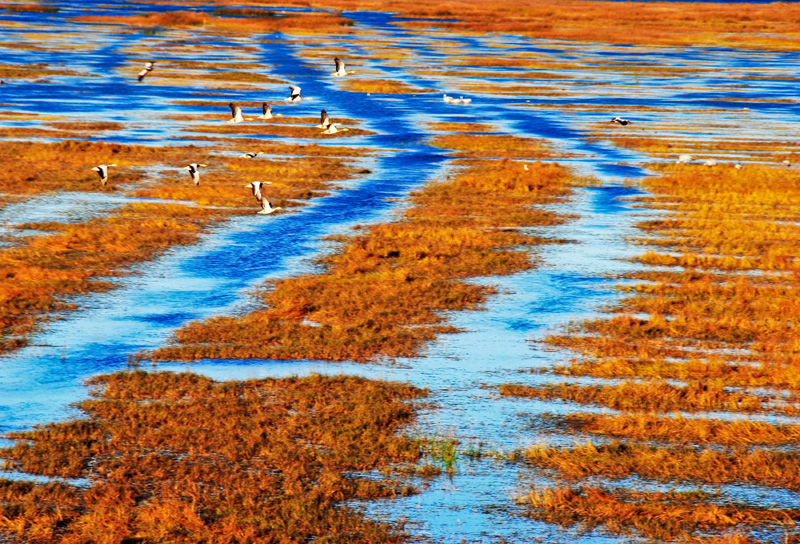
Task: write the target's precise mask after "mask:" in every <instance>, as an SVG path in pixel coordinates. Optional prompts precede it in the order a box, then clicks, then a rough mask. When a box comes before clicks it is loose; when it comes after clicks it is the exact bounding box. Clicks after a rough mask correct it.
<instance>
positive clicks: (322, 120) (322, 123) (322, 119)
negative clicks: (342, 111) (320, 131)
mask: <svg viewBox="0 0 800 544" xmlns="http://www.w3.org/2000/svg"><path fill="white" fill-rule="evenodd" d="M329 126H331V118H330V117H328V112H327V111H325V110H322V112H321V113H320V114H319V124H318V125H317V128H328V127H329Z"/></svg>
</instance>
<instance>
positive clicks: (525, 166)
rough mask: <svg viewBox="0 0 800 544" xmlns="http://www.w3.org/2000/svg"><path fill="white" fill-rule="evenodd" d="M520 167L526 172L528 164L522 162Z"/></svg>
mask: <svg viewBox="0 0 800 544" xmlns="http://www.w3.org/2000/svg"><path fill="white" fill-rule="evenodd" d="M522 169H523V170H525V171H526V172H527V171H528V165H527V164H523V165H522Z"/></svg>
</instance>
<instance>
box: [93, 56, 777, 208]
mask: <svg viewBox="0 0 800 544" xmlns="http://www.w3.org/2000/svg"><path fill="white" fill-rule="evenodd" d="M333 60H334V63H335V67H336V71H334V72H333V73H332V74H330V75H331V76H333V77H343V76H347V75H350V74H354V73H355V71H350V70H347V69H346V68H345V64H344V62H343V61H342V60H341V59H340V58H338V57H336V58H334V59H333ZM154 64H155V62H154V61H151V62H148V63H147V64H145V66H144V68H142V71H141V72H139V74H138V77H137V79H138V81H139V82H141V81H142V80H144V78H145V77H146V76H147V74H149V73H150V72H151V71H152V70H153V65H154ZM311 99H312V98H311V97H308V96H306V97H304V96H302V94H301V89H300V87H298V86H297V85H290V86H289V96H288V97H286V98H284V101H286V102H300V101H302V100H311ZM442 101H443V102H444V103H445V104H453V105H468V104H470V103H471V102H472V99H471V98H464V97H463V96H461V97H459V98H454V97H452V96H448V95H447V94H444V95H442ZM228 106H229V107H230V108H231V118H230V119H229V120H228V122H229V123H241V122H244V121H252V119H251V118H245V117H244V115H242V108H241V107H239V106H238V105H237V104H235V103H234V102H231V103H230V104H228ZM261 110H262V113H261V115H259V116H258V119H272V118H274V117H280V116H281V115H282V114H280V113H273V112H272V106H271V105H270V104H268V103H266V102H264V103H262V105H261ZM608 122H609V123H614V124H617V125H620V126H623V127H624V126H628V125H631V124H633V121H629V120H628V119H623V118H622V117H614V118H613V119H611V120H610V121H608ZM317 128H321V129H322V134H336V133H338V132H344V131H347V130H349V129H348V128H346V127H341V126H340V125H338V124H336V123H333V122H331V119H330V117H329V116H328V112H326V111H325V110H324V109H323V110H322V111H321V112H320V122H319V125H317ZM259 154H260V152H258V151H255V152H248V153H244V154H243V155H240V156H239V158H241V159H254V158H255V157H256V156H258V155H259ZM694 160H695V159H694V157H692V156H691V155H680V156H679V157H678V159H677V162H678V163H680V164H689V163H691V162H693V161H694ZM703 164H704V165H705V166H708V167H713V166H716V165H717V161H716V160H715V159H707V160H706V161H705V162H704V163H703ZM783 164H784V165H785V166H791V163H790V162H789V161H788V160H785V161H783ZM110 166H117V165H116V164H101V165H99V166H95V167H94V168H92V170H94V171H95V172H97V174H98V176H99V177H100V182H101V183H102V184H103V185H106V184H107V183H108V168H109V167H110ZM206 166H207V165H206V164H199V163H191V164H189V165H188V166H185V167H184V168H183V169H184V170H186V171H187V172H188V173H189V176H190V177H191V179H192V182H193V183H194V184H195V185H196V186H199V185H200V168H205V167H206ZM734 168H736V169H737V170H738V169H740V168H742V165H741V164H740V163H736V164H734ZM524 169H525V170H528V167H527V165H524ZM265 185H271V182H269V181H254V182H252V183H249V184H248V185H245V187H246V188H249V189H250V190H251V191H252V193H253V196H255V198H256V200H257V201H258V202H259V203H260V204H261V210H260V211H258V212H256V213H259V214H270V213H272V212H274V211H275V210H280V209H281V208H280V207H275V206H273V205H272V204H271V203H270V202H269V200H268V199H267V198H266V197H265V196H264V194H263V193H262V188H264V186H265Z"/></svg>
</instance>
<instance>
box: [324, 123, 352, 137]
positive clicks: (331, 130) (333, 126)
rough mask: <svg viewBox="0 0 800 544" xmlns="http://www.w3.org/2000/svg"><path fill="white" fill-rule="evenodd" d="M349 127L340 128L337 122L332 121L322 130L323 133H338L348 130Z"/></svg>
mask: <svg viewBox="0 0 800 544" xmlns="http://www.w3.org/2000/svg"><path fill="white" fill-rule="evenodd" d="M348 130H350V129H349V128H339V125H337V124H336V123H331V124H330V126H329V127H328V128H326V129H325V130H323V131H322V134H336V133H337V132H347V131H348Z"/></svg>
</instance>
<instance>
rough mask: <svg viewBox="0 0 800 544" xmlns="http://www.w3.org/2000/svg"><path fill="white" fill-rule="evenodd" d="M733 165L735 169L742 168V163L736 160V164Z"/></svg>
mask: <svg viewBox="0 0 800 544" xmlns="http://www.w3.org/2000/svg"><path fill="white" fill-rule="evenodd" d="M733 167H734V168H736V169H737V170H741V169H742V165H741V164H739V163H738V162H737V163H736V164H734V165H733Z"/></svg>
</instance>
